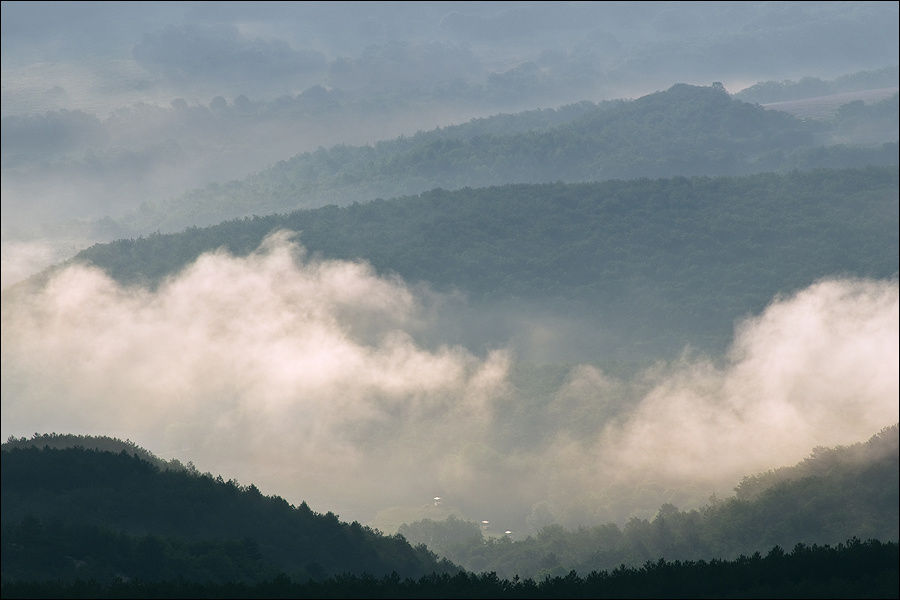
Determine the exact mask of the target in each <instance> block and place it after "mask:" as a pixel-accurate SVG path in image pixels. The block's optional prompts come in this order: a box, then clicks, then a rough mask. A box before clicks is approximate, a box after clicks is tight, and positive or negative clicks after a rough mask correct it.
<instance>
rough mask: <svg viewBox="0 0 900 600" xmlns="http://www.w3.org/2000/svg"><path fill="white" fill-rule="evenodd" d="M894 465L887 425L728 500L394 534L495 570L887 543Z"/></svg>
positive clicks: (410, 527)
mask: <svg viewBox="0 0 900 600" xmlns="http://www.w3.org/2000/svg"><path fill="white" fill-rule="evenodd" d="M898 472H900V464H898V427H897V426H896V425H894V426H893V427H889V428H886V429H885V430H883V431H881V432H880V433H879V434H877V435H875V436H873V437H872V438H871V439H870V440H868V441H867V442H865V443H859V444H854V445H852V446H849V447H838V448H830V449H829V448H817V449H816V451H815V452H814V453H813V455H812V456H811V457H810V458H808V459H806V460H805V461H803V462H802V463H800V464H799V465H797V466H795V467H790V468H783V469H779V470H777V471H771V472H769V473H764V474H761V475H756V476H748V477H746V478H745V479H744V480H743V481H742V482H741V484H740V485H739V486H738V487H737V488H736V492H737V494H736V496H734V497H732V498H729V499H725V500H721V499H715V498H713V499H712V501H711V503H710V504H708V505H707V506H705V507H703V508H702V509H700V510H691V511H679V510H678V509H677V508H676V507H674V506H672V505H671V504H667V505H664V506H663V507H662V508H661V509H660V511H659V513H658V514H657V516H656V517H655V518H654V519H653V520H649V521H648V520H647V519H638V518H633V519H631V520H630V521H628V522H627V523H626V524H625V526H624V527H622V528H620V527H618V526H617V525H615V524H607V525H601V526H596V527H591V528H581V529H578V530H574V531H570V530H565V529H563V528H562V527H560V526H558V525H550V526H547V527H544V528H543V529H542V530H541V531H540V532H539V533H538V534H537V535H535V536H533V537H532V536H529V537H528V538H526V539H524V540H518V541H513V540H511V539H510V538H509V537H500V538H496V537H493V538H488V539H487V540H485V539H484V538H483V537H482V533H481V530H480V529H479V527H478V526H477V525H476V524H474V523H470V522H466V521H463V520H460V519H456V518H452V517H451V518H449V519H447V520H445V521H443V522H440V521H438V522H435V521H431V520H427V519H426V520H423V521H418V522H415V523H411V524H405V525H403V526H401V527H400V533H401V534H402V535H404V536H405V537H406V538H407V539H408V540H410V541H411V542H412V543H424V544H427V545H428V547H429V548H430V549H432V550H434V551H435V552H438V553H439V554H442V555H444V556H446V557H447V558H449V559H450V560H452V561H454V562H456V563H457V564H459V565H461V566H463V567H465V568H466V569H469V570H471V571H477V572H480V571H494V572H496V573H498V574H499V575H500V576H502V577H512V576H513V575H515V574H518V575H520V576H523V577H526V576H527V577H543V576H545V575H553V576H557V575H563V574H565V573H566V572H568V571H569V570H570V569H575V570H577V571H578V572H579V573H587V572H589V571H592V570H599V569H611V568H614V567H615V566H617V565H619V564H622V563H625V564H629V565H635V564H641V563H642V562H644V561H647V560H655V559H656V558H658V557H660V556H665V557H666V558H670V559H674V558H677V559H681V560H691V559H699V558H704V557H711V556H716V557H720V558H733V557H736V556H738V555H739V554H742V553H743V554H750V553H753V552H755V551H762V550H765V549H766V548H770V547H771V546H773V545H776V544H777V545H781V546H785V547H790V546H791V545H793V544H795V543H797V542H800V541H802V542H805V543H836V542H838V541H841V540H844V539H847V538H848V537H851V536H859V537H861V538H864V539H865V538H878V539H882V540H897V539H898V538H900V523H898V513H897V506H898V504H900V480H898Z"/></svg>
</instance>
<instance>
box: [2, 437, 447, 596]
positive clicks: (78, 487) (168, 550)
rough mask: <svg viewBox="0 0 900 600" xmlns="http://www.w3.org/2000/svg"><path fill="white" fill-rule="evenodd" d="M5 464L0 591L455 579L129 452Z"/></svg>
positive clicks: (42, 454)
mask: <svg viewBox="0 0 900 600" xmlns="http://www.w3.org/2000/svg"><path fill="white" fill-rule="evenodd" d="M0 458H2V469H0V477H2V486H0V494H2V503H0V511H2V512H0V514H2V527H3V536H2V540H3V542H2V543H3V551H2V555H0V556H2V573H3V581H4V583H7V582H9V581H14V580H56V579H62V580H73V579H75V578H81V579H85V580H86V579H96V580H97V581H105V582H108V581H112V580H113V578H115V577H120V578H123V579H126V580H127V579H128V578H138V579H143V580H160V579H167V580H172V579H176V578H184V579H186V580H193V581H204V582H226V581H244V582H257V581H261V580H263V579H265V578H270V577H272V576H274V575H275V574H277V573H287V574H288V575H290V576H292V577H296V578H299V579H301V580H306V579H307V578H310V577H311V578H316V579H317V578H323V577H326V576H329V575H336V574H343V573H356V574H363V573H368V574H371V575H377V576H381V575H386V574H390V573H392V572H394V571H396V572H397V573H398V574H400V575H402V576H409V577H420V576H423V575H427V574H431V573H433V572H437V573H455V572H457V571H458V569H457V568H456V567H454V566H453V565H451V564H449V563H447V562H446V561H440V560H438V559H437V557H435V556H434V555H433V554H431V553H430V552H428V551H426V550H424V549H422V548H413V547H411V546H410V545H409V544H408V543H407V542H406V541H405V540H404V539H402V538H401V537H398V536H392V537H389V536H383V535H381V534H380V533H378V532H376V531H374V530H371V529H369V528H368V527H363V526H361V525H360V524H359V523H355V522H354V523H351V524H348V523H342V522H340V521H339V520H338V517H337V516H335V515H334V514H332V513H327V514H324V515H322V514H317V513H315V512H313V511H312V510H310V509H309V507H307V506H306V504H305V503H303V504H301V505H300V506H297V507H295V506H292V505H290V504H288V502H287V501H285V500H284V499H282V498H279V497H268V496H263V495H262V494H261V493H260V492H259V490H257V489H256V487H255V486H253V485H249V486H247V487H244V486H241V485H239V484H237V483H236V482H234V481H227V482H226V481H223V480H222V478H221V477H218V478H215V479H214V478H213V477H212V476H210V475H208V474H207V475H200V474H199V473H197V472H196V471H190V470H181V471H178V470H171V469H170V470H160V469H159V468H158V467H156V466H155V465H153V464H152V463H150V462H147V461H145V460H143V459H141V458H139V457H137V456H134V455H131V454H129V453H127V452H126V451H123V452H121V453H119V454H115V453H111V452H101V451H97V450H87V449H85V448H81V447H75V448H67V449H56V448H50V447H49V446H48V447H44V448H37V447H33V446H32V447H27V448H22V447H9V446H8V445H6V444H4V446H3V450H2V452H0Z"/></svg>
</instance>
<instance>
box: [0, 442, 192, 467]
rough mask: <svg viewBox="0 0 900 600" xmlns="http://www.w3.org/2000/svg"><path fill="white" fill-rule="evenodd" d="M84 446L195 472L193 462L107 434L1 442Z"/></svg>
mask: <svg viewBox="0 0 900 600" xmlns="http://www.w3.org/2000/svg"><path fill="white" fill-rule="evenodd" d="M44 447H47V448H57V449H63V448H75V447H78V448H86V449H88V450H99V451H101V452H112V453H115V454H119V453H120V452H125V453H126V454H131V455H132V456H136V457H138V458H140V459H142V460H145V461H147V462H149V463H152V464H154V465H156V466H157V467H159V468H160V469H176V470H181V471H183V470H188V471H191V472H196V468H195V467H194V465H193V463H191V462H188V464H187V465H184V464H182V463H181V461H179V460H178V459H177V458H173V459H171V460H168V461H166V460H163V459H161V458H159V457H158V456H156V455H155V454H153V453H152V452H150V451H149V450H147V449H146V448H142V447H140V446H138V445H137V444H135V443H134V442H132V441H131V440H124V441H123V440H120V439H118V438H114V437H109V436H107V435H76V434H72V433H41V434H38V433H35V434H34V435H33V436H32V437H30V438H27V437H21V438H17V437H15V436H10V437H9V439H8V440H6V441H5V442H4V443H3V448H4V449H5V450H10V449H12V448H44Z"/></svg>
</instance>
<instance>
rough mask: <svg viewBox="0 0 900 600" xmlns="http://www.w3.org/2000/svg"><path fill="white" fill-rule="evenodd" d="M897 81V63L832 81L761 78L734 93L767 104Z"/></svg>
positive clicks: (899, 78) (894, 83) (891, 85)
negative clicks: (770, 79) (766, 79)
mask: <svg viewBox="0 0 900 600" xmlns="http://www.w3.org/2000/svg"><path fill="white" fill-rule="evenodd" d="M898 83H900V68H898V67H897V66H896V65H895V66H893V67H884V68H883V69H876V70H874V71H858V72H856V73H848V74H847V75H842V76H841V77H838V78H836V79H833V80H830V81H823V80H822V79H819V78H818V77H804V78H803V79H800V80H799V81H791V80H785V81H760V82H759V83H756V84H754V85H751V86H750V87H748V88H745V89H743V90H741V91H740V92H738V93H736V94H735V95H734V97H735V98H737V99H739V100H743V101H745V102H756V103H758V104H766V103H769V102H784V101H786V100H799V99H801V98H812V97H814V96H828V95H830V94H840V93H842V92H855V91H859V90H870V89H877V88H888V87H896V86H897V85H898Z"/></svg>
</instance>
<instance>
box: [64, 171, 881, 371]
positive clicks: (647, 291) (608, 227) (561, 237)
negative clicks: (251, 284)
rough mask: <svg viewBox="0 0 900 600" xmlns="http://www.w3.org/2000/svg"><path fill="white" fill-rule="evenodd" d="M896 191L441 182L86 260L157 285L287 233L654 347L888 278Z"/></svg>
mask: <svg viewBox="0 0 900 600" xmlns="http://www.w3.org/2000/svg"><path fill="white" fill-rule="evenodd" d="M897 195H898V170H897V168H896V167H880V168H874V167H873V168H866V169H848V170H816V171H811V172H792V173H787V174H780V175H779V174H760V175H752V176H744V177H720V178H706V177H696V178H690V179H687V178H674V179H659V180H649V179H641V180H633V181H608V182H602V183H589V184H560V183H557V184H542V185H507V186H502V187H492V188H483V189H463V190H459V191H453V192H448V191H442V190H433V191H431V192H427V193H424V194H421V195H419V196H414V197H407V198H399V199H394V200H378V201H374V202H370V203H366V204H358V205H352V206H347V207H335V206H331V207H325V208H321V209H316V210H306V211H298V212H294V213H291V214H288V215H272V216H267V217H255V218H252V219H243V220H236V221H231V222H227V223H222V224H220V225H217V226H214V227H209V228H204V229H199V228H192V229H189V230H187V231H185V232H183V233H180V234H173V235H152V236H150V237H148V238H141V239H136V240H120V241H117V242H113V243H110V244H101V245H95V246H93V247H91V248H89V249H87V250H85V251H84V252H82V253H80V254H79V255H78V256H77V258H76V260H78V261H85V262H89V263H93V264H95V265H97V266H99V267H101V268H103V269H104V270H106V271H107V272H108V273H109V274H110V275H112V276H113V277H114V278H115V279H117V280H118V281H121V282H125V283H135V282H145V283H146V282H149V283H153V284H155V283H158V282H159V281H161V280H162V278H164V277H165V276H167V275H170V274H173V273H175V272H176V271H178V270H179V269H181V268H182V267H184V266H185V265H187V264H188V263H190V262H191V261H193V260H194V259H196V258H197V257H198V256H199V255H200V254H201V253H203V252H206V251H210V250H214V249H216V248H219V247H224V248H226V249H227V250H229V251H230V252H232V253H234V254H236V255H246V254H248V253H249V252H252V251H254V250H255V249H256V248H257V247H258V246H259V244H260V242H261V241H262V239H263V238H264V237H265V236H266V235H267V234H268V233H270V232H272V231H273V230H277V229H288V230H292V231H297V232H300V241H301V242H302V244H304V245H305V246H306V247H307V248H308V249H309V250H310V251H311V252H313V253H319V254H321V255H322V256H324V257H327V258H341V259H365V260H367V261H369V262H371V264H372V265H373V266H374V267H375V268H376V269H377V270H378V271H379V272H381V273H392V272H393V273H397V274H399V275H400V276H402V277H403V278H404V279H405V280H407V281H409V282H417V281H425V282H428V283H430V284H432V285H433V286H435V287H436V288H438V289H439V290H449V289H459V290H462V291H464V292H466V293H467V294H469V296H470V299H471V301H472V302H473V303H475V304H477V305H478V306H481V307H482V308H484V307H485V306H486V305H488V304H491V303H493V302H499V301H501V300H502V301H503V302H504V313H507V312H515V310H516V309H517V308H521V307H522V305H524V304H529V303H531V304H534V303H537V304H540V305H541V306H544V307H547V306H549V307H551V309H550V310H553V311H557V312H559V313H560V314H569V315H573V316H578V317H579V318H583V319H585V320H584V321H583V327H581V328H580V329H581V330H583V331H595V332H596V331H599V329H596V327H600V326H601V325H602V331H603V337H604V339H605V340H608V341H609V348H612V350H611V351H614V352H617V353H621V354H623V355H627V354H634V355H641V356H644V355H648V356H649V355H652V354H653V353H657V352H660V351H669V350H673V349H674V350H678V349H680V348H682V347H683V346H684V345H685V344H687V343H691V344H693V345H694V346H695V347H699V348H705V349H721V348H722V347H724V345H725V344H727V342H728V341H729V339H730V336H731V333H732V328H733V325H734V321H735V319H738V318H741V317H743V316H745V315H747V314H748V313H751V312H758V311H760V310H762V308H763V307H764V306H765V305H766V304H767V303H768V302H769V301H770V300H771V299H772V298H773V297H774V296H775V295H776V294H779V293H790V292H791V291H792V290H796V289H799V288H802V287H805V286H807V285H810V284H811V283H813V282H814V281H816V280H817V279H819V278H822V277H826V276H843V275H849V276H867V277H882V278H883V277H891V276H893V275H894V274H895V273H896V272H897V254H898V203H897ZM593 337H594V338H597V337H599V336H596V335H594V336H593ZM573 343H577V340H573ZM657 356H658V354H657Z"/></svg>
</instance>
